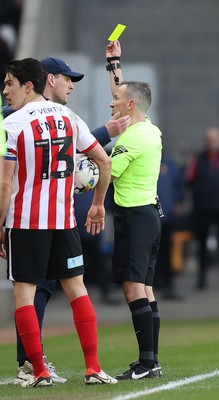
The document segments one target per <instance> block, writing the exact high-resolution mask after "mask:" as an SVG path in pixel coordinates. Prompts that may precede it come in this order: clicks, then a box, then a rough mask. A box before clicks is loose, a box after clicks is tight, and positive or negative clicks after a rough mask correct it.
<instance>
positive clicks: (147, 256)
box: [113, 204, 161, 286]
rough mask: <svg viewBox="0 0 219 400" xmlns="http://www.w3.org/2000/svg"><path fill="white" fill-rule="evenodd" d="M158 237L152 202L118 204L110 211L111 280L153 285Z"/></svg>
mask: <svg viewBox="0 0 219 400" xmlns="http://www.w3.org/2000/svg"><path fill="white" fill-rule="evenodd" d="M160 236H161V221H160V217H159V214H158V211H157V210H156V208H155V206H154V205H151V204H150V205H146V206H139V207H130V208H125V207H120V206H118V205H115V211H114V254H113V277H114V282H123V281H131V282H139V283H143V284H146V285H148V286H153V279H154V272H155V265H156V260H157V254H158V250H159V244H160Z"/></svg>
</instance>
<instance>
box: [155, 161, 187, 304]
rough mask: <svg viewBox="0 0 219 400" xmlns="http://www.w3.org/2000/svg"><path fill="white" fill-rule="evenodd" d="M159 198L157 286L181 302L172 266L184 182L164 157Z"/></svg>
mask: <svg viewBox="0 0 219 400" xmlns="http://www.w3.org/2000/svg"><path fill="white" fill-rule="evenodd" d="M158 196H159V198H160V201H161V205H162V208H163V212H164V217H162V219H161V221H162V235H161V242H160V249H159V254H158V259H157V266H156V276H155V286H156V287H157V288H159V289H161V291H162V293H163V297H164V298H165V299H170V300H181V299H182V295H181V294H180V293H179V292H178V291H177V289H176V287H175V282H174V272H173V269H172V265H171V254H172V249H173V242H172V237H173V232H174V230H175V229H176V223H177V220H178V218H179V215H181V210H182V201H183V199H184V181H183V176H182V173H181V170H180V168H179V166H178V165H177V164H176V163H175V162H173V161H172V160H170V159H168V158H166V157H163V159H162V163H161V170H160V176H159V180H158Z"/></svg>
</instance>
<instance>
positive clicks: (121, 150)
mask: <svg viewBox="0 0 219 400" xmlns="http://www.w3.org/2000/svg"><path fill="white" fill-rule="evenodd" d="M122 153H128V150H126V148H125V147H123V146H116V147H115V149H114V150H113V153H112V154H111V157H115V156H117V155H118V154H122Z"/></svg>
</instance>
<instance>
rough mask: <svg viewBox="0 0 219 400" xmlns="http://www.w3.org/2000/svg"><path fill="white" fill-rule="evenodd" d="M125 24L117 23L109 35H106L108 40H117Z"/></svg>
mask: <svg viewBox="0 0 219 400" xmlns="http://www.w3.org/2000/svg"><path fill="white" fill-rule="evenodd" d="M125 28H126V25H122V24H118V25H117V26H116V28H115V29H114V31H113V32H112V33H111V35H110V36H109V37H108V40H110V42H114V40H118V39H119V37H120V36H121V34H122V32H123V31H124V30H125Z"/></svg>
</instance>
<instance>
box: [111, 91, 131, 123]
mask: <svg viewBox="0 0 219 400" xmlns="http://www.w3.org/2000/svg"><path fill="white" fill-rule="evenodd" d="M128 104H129V100H128V99H127V96H126V87H125V85H122V86H119V87H118V89H117V91H116V93H115V95H114V96H113V101H112V102H111V103H110V107H111V108H112V115H115V114H116V113H117V112H118V111H120V117H124V116H125V115H128V114H129V113H128Z"/></svg>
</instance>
